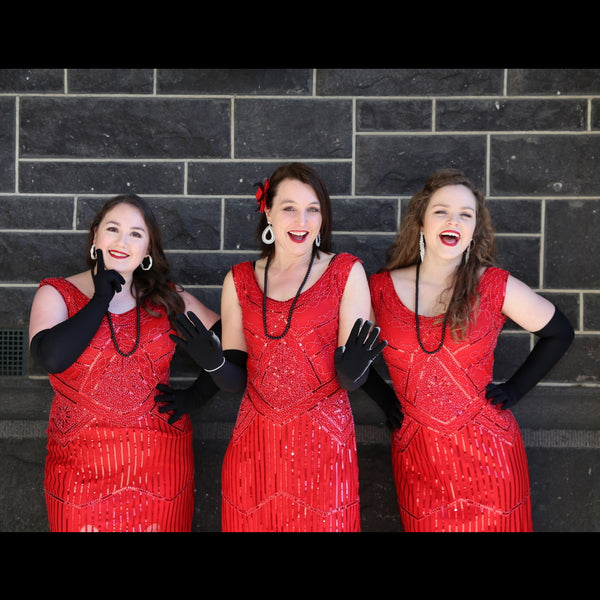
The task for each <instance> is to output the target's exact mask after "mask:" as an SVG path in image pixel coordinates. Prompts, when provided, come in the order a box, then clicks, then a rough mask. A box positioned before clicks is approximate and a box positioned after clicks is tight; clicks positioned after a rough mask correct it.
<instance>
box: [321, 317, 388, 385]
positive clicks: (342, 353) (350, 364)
mask: <svg viewBox="0 0 600 600" xmlns="http://www.w3.org/2000/svg"><path fill="white" fill-rule="evenodd" d="M378 338H379V327H373V323H371V321H365V322H364V325H363V320H362V319H357V320H356V321H355V323H354V326H353V327H352V331H351V332H350V335H349V336H348V340H347V341H346V344H345V345H344V346H338V347H337V348H336V349H335V353H334V356H333V360H334V364H335V368H336V371H337V378H338V381H339V383H340V385H341V386H342V387H343V388H344V389H345V390H347V391H349V392H351V391H353V390H356V389H357V388H359V387H360V386H361V385H362V384H363V383H364V381H365V380H366V378H367V375H368V371H369V367H370V366H371V363H372V362H373V361H374V360H375V359H376V358H377V357H378V356H379V355H380V354H381V353H382V352H383V349H384V348H385V347H386V346H387V342H385V341H380V340H379V339H378Z"/></svg>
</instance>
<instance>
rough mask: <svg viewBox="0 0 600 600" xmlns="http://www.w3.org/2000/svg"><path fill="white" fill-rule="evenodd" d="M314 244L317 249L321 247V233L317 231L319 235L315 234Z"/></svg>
mask: <svg viewBox="0 0 600 600" xmlns="http://www.w3.org/2000/svg"><path fill="white" fill-rule="evenodd" d="M315 244H316V245H317V248H318V247H319V246H320V245H321V232H320V231H319V233H317V237H316V238H315Z"/></svg>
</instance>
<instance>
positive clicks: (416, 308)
mask: <svg viewBox="0 0 600 600" xmlns="http://www.w3.org/2000/svg"><path fill="white" fill-rule="evenodd" d="M420 266H421V263H417V278H416V284H415V322H416V325H417V341H418V342H419V346H421V350H423V352H426V353H427V354H435V353H436V352H437V351H438V350H441V348H442V346H443V345H444V339H445V337H446V324H447V323H448V311H446V314H445V315H444V323H443V325H442V339H441V341H440V345H439V346H438V347H437V348H436V349H435V350H427V349H425V347H424V346H423V342H422V341H421V334H420V332H419V267H420ZM450 304H452V300H450Z"/></svg>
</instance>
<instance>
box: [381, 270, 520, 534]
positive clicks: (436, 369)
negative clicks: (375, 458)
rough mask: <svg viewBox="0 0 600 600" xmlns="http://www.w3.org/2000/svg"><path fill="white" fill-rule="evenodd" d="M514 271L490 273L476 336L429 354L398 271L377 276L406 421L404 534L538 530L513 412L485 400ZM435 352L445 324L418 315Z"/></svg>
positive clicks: (401, 457) (399, 451) (397, 436)
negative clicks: (398, 283)
mask: <svg viewBox="0 0 600 600" xmlns="http://www.w3.org/2000/svg"><path fill="white" fill-rule="evenodd" d="M507 278H508V273H507V272H506V271H504V270H501V269H498V268H495V267H494V268H487V269H486V270H485V272H484V273H483V275H482V277H481V279H480V282H479V286H478V291H479V293H480V300H479V308H478V311H479V312H478V315H477V318H476V320H475V323H474V324H473V327H472V329H471V331H470V333H468V335H467V338H465V339H463V340H462V341H454V340H453V339H452V336H451V335H446V337H445V340H444V344H443V346H442V348H441V349H440V350H439V351H438V352H436V353H435V354H427V353H425V352H423V350H422V349H421V348H420V346H419V343H418V341H417V336H416V328H415V315H414V313H413V312H412V311H410V310H409V309H408V308H407V307H406V306H405V305H404V304H403V303H402V302H401V301H400V299H399V298H398V295H397V294H396V291H395V289H394V284H393V282H392V279H391V276H390V273H389V272H383V273H378V274H376V275H372V276H371V278H370V286H371V298H372V303H373V309H374V311H375V316H376V321H377V325H379V326H380V327H381V334H380V335H381V339H383V340H387V341H388V346H387V347H386V348H385V350H384V358H385V362H386V364H387V366H388V369H389V373H390V377H391V380H392V383H393V386H394V390H395V392H396V395H397V396H398V398H399V399H400V402H401V404H402V410H403V413H404V422H403V424H402V427H401V428H400V429H399V430H398V429H396V430H394V434H393V437H392V464H393V470H394V479H395V483H396V490H397V496H398V504H399V509H400V516H401V520H402V526H403V529H404V530H405V531H531V529H532V522H531V503H530V495H529V472H528V467H527V457H526V454H525V449H524V446H523V441H522V438H521V433H520V430H519V427H518V425H517V422H516V420H515V418H514V416H513V414H512V413H511V412H510V411H509V410H502V409H500V408H498V407H495V406H493V405H492V404H491V403H490V402H489V401H488V400H486V397H485V388H486V385H487V384H488V383H490V381H491V379H492V368H493V361H494V349H495V347H496V342H497V339H498V335H499V333H500V330H501V329H502V326H503V325H504V322H505V320H506V317H505V316H504V315H502V314H501V309H502V304H503V301H504V295H505V291H506V281H507ZM419 331H420V336H421V341H422V343H423V346H424V347H425V348H426V349H427V350H435V348H437V347H438V345H439V343H440V339H441V335H442V324H441V323H440V320H439V319H437V318H435V317H422V316H419Z"/></svg>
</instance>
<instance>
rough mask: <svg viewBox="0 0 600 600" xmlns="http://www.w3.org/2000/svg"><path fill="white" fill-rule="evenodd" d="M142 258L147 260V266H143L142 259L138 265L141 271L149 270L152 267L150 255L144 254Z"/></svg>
mask: <svg viewBox="0 0 600 600" xmlns="http://www.w3.org/2000/svg"><path fill="white" fill-rule="evenodd" d="M144 258H147V259H148V260H149V263H148V266H147V267H145V266H144V261H143V260H142V262H141V264H140V267H141V268H142V271H149V270H150V269H151V268H152V257H151V256H150V255H149V254H146V256H144Z"/></svg>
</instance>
